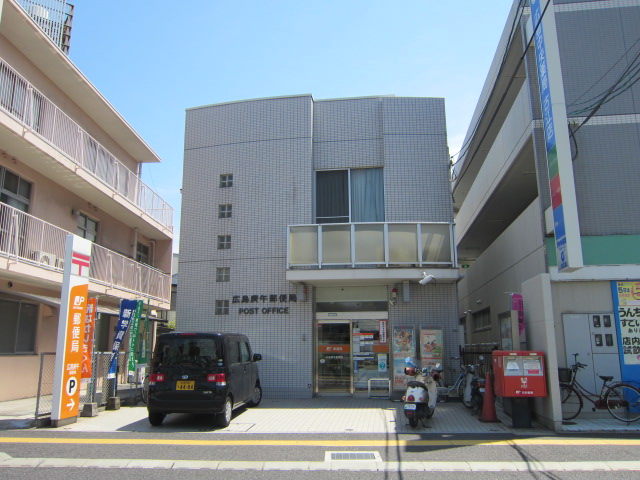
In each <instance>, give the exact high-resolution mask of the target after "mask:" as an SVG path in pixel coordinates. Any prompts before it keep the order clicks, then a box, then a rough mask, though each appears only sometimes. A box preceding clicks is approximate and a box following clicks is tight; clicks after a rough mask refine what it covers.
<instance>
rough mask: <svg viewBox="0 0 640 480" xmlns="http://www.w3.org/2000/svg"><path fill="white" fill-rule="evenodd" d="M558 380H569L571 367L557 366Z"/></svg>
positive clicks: (563, 381) (567, 381) (565, 381)
mask: <svg viewBox="0 0 640 480" xmlns="http://www.w3.org/2000/svg"><path fill="white" fill-rule="evenodd" d="M558 380H560V382H561V383H569V382H571V369H570V368H558Z"/></svg>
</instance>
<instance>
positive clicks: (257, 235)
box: [177, 95, 459, 398]
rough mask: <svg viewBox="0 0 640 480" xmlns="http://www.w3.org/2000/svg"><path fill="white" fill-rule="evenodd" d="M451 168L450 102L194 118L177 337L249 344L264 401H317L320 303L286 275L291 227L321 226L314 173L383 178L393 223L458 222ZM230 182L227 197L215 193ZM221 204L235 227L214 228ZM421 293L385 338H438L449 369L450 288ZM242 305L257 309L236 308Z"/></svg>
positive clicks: (225, 107)
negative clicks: (428, 330)
mask: <svg viewBox="0 0 640 480" xmlns="http://www.w3.org/2000/svg"><path fill="white" fill-rule="evenodd" d="M448 165H449V156H448V147H447V137H446V127H445V113H444V100H443V99H437V98H396V97H365V98H351V99H338V100H322V101H316V100H314V99H313V98H312V97H311V96H310V95H301V96H291V97H278V98H269V99H258V100H247V101H238V102H233V103H226V104H219V105H211V106H203V107H197V108H193V109H189V110H188V111H187V116H186V133H185V156H184V176H183V187H182V215H181V235H180V260H179V262H180V280H179V296H178V304H177V328H178V330H183V331H184V330H192V331H193V330H195V331H198V330H200V331H211V330H222V331H231V330H232V331H241V332H243V333H246V334H247V335H248V336H249V338H250V339H251V342H252V345H253V347H254V350H255V351H256V352H259V353H261V354H262V355H263V361H262V362H261V364H260V369H261V377H262V384H263V389H264V394H265V396H266V397H271V398H304V397H310V396H312V395H313V384H314V358H315V357H314V352H315V347H314V335H315V329H314V291H313V289H312V288H309V291H308V294H307V295H306V296H305V295H304V294H303V290H302V287H301V286H300V285H294V284H292V283H290V282H288V281H287V280H286V276H285V274H286V268H287V226H289V225H300V224H314V223H316V222H315V212H314V205H315V194H314V179H315V171H317V170H326V169H344V168H362V167H382V168H383V176H384V189H385V191H384V194H385V221H386V222H451V221H452V218H453V211H452V205H451V197H450V192H449V181H448ZM223 174H233V186H232V187H224V188H222V187H220V175H223ZM221 204H231V205H232V216H231V218H219V215H218V212H219V208H218V206H219V205H221ZM219 235H230V236H231V248H230V249H227V250H219V249H218V248H217V241H218V236H219ZM218 267H229V268H230V281H229V282H216V268H218ZM393 287H396V288H399V286H398V285H388V288H389V289H391V288H393ZM400 287H401V286H400ZM420 287H421V286H420V285H417V284H415V283H414V284H412V285H411V301H410V302H409V303H404V302H402V299H400V301H399V302H398V304H397V305H395V306H393V307H389V323H390V326H393V325H403V326H406V325H416V326H441V327H443V329H444V332H445V344H446V345H447V349H448V350H447V352H446V353H445V358H449V356H451V355H455V354H457V348H458V343H459V342H458V338H457V336H456V335H457V333H456V332H457V330H456V329H457V326H458V316H457V313H456V290H455V284H451V283H449V284H442V285H440V284H438V285H434V286H433V288H430V289H424V288H423V289H420ZM271 295H275V296H276V297H275V299H274V298H271V297H270V296H271ZM242 296H248V297H249V298H250V297H251V296H256V297H255V299H254V300H257V301H256V302H252V303H248V304H242V303H234V302H233V300H234V297H236V298H237V299H240V298H241V297H242ZM216 300H228V301H229V313H228V314H225V315H215V314H214V312H215V305H216ZM274 300H275V301H274ZM247 308H249V309H251V308H255V309H256V310H254V313H251V310H244V313H242V312H243V310H242V309H247ZM274 308H276V309H277V308H288V309H289V310H288V313H278V310H276V311H275V313H272V312H273V309H274ZM264 309H271V311H270V312H268V313H264V312H265V310H264ZM279 312H283V311H282V310H280V311H279Z"/></svg>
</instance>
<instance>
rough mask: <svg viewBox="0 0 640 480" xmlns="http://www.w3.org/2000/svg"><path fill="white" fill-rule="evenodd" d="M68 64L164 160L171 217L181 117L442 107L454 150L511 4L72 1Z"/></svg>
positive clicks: (147, 172) (162, 179)
mask: <svg viewBox="0 0 640 480" xmlns="http://www.w3.org/2000/svg"><path fill="white" fill-rule="evenodd" d="M71 3H73V4H74V5H75V15H74V19H73V29H72V36H71V49H70V53H69V56H70V58H71V60H72V61H73V62H74V63H75V64H76V65H77V66H78V68H79V69H80V70H81V71H82V72H83V73H84V74H85V75H86V77H87V78H88V79H89V81H90V82H91V83H93V84H94V85H95V86H96V87H97V88H98V90H99V91H100V92H101V93H102V94H103V95H104V96H105V98H106V99H107V100H108V101H109V102H110V103H111V104H112V105H113V106H114V107H115V109H116V110H118V111H119V112H120V114H121V115H122V116H123V117H124V118H125V119H126V120H127V122H128V123H129V124H130V125H131V126H132V127H133V128H134V129H135V130H136V131H137V132H138V133H139V134H140V136H141V137H142V138H143V139H144V140H145V141H146V142H147V143H148V144H149V145H150V146H151V148H152V149H153V150H154V151H155V152H156V153H157V154H158V155H159V156H160V158H162V163H161V164H152V165H145V166H144V167H143V180H144V182H145V183H146V184H147V185H149V186H150V187H151V188H152V189H153V190H155V191H156V192H157V193H158V194H159V195H160V196H161V197H162V198H163V199H164V200H165V201H167V202H168V203H169V204H171V205H172V206H173V208H174V209H175V219H174V224H175V226H176V235H175V239H174V251H177V250H178V244H179V223H180V218H179V217H180V188H181V186H182V158H183V153H184V119H185V109H187V108H190V107H196V106H200V105H210V104H215V103H221V102H229V101H236V100H244V99H251V98H262V97H273V96H284V95H296V94H307V93H308V94H311V95H313V97H314V98H315V99H327V98H343V97H362V96H369V95H389V94H393V95H396V96H415V97H443V98H444V99H445V106H446V115H447V132H448V139H449V148H450V152H451V154H452V155H453V154H455V153H456V152H458V150H459V149H460V145H461V144H462V141H463V139H464V135H465V133H466V131H467V128H468V126H469V123H470V121H471V116H472V114H473V111H474V109H475V106H476V103H477V100H478V97H479V95H480V91H481V90H482V86H483V84H484V80H485V77H486V75H487V72H488V70H489V66H490V64H491V60H492V59H493V56H494V53H495V50H496V47H497V44H498V40H499V38H500V35H501V34H502V30H503V28H504V25H505V22H506V19H507V16H508V14H509V9H510V7H511V3H512V0H486V1H482V2H478V1H472V0H457V1H456V0H450V1H446V0H387V1H381V0H271V1H266V0H183V1H180V0H178V1H168V0H156V1H150V0H133V1H132V0H109V1H107V0H71Z"/></svg>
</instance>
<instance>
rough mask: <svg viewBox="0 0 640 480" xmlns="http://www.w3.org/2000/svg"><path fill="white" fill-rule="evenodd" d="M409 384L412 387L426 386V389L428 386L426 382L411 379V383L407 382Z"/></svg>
mask: <svg viewBox="0 0 640 480" xmlns="http://www.w3.org/2000/svg"><path fill="white" fill-rule="evenodd" d="M407 386H409V387H411V388H417V387H421V388H424V389H425V390H427V386H426V385H425V384H424V383H422V382H417V381H415V380H411V381H410V382H409V383H407Z"/></svg>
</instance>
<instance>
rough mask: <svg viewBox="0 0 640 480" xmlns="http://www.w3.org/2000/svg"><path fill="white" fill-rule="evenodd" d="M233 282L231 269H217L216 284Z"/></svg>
mask: <svg viewBox="0 0 640 480" xmlns="http://www.w3.org/2000/svg"><path fill="white" fill-rule="evenodd" d="M229 280H231V268H229V267H218V268H216V282H228V281H229Z"/></svg>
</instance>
